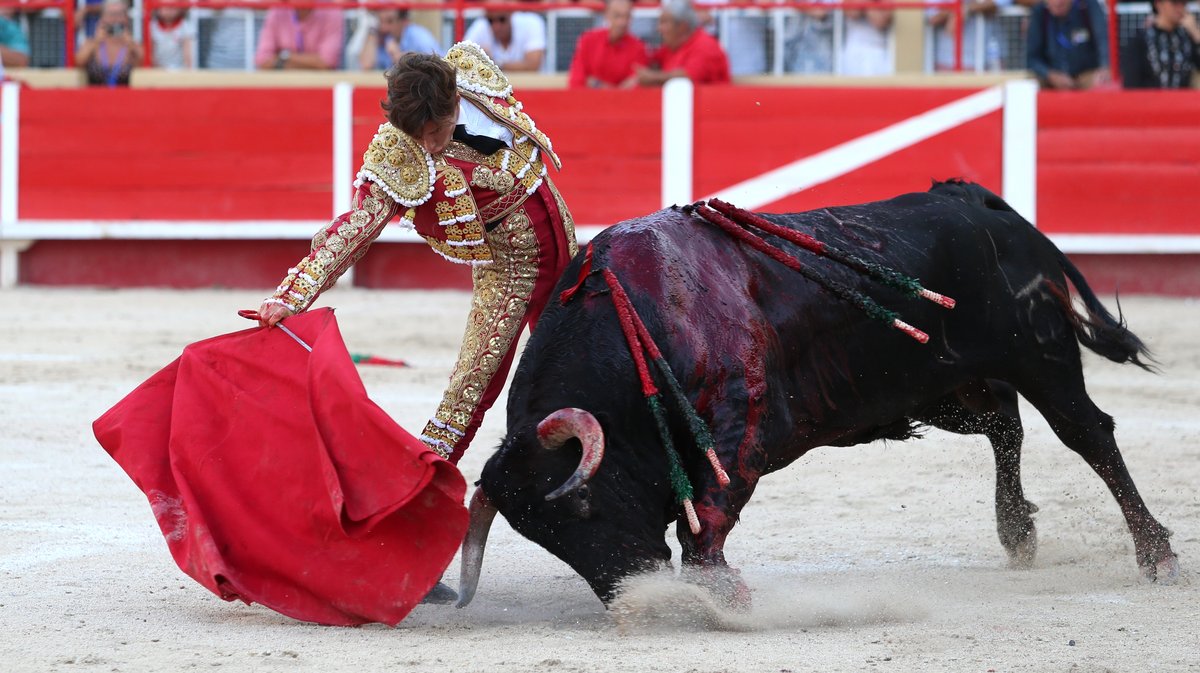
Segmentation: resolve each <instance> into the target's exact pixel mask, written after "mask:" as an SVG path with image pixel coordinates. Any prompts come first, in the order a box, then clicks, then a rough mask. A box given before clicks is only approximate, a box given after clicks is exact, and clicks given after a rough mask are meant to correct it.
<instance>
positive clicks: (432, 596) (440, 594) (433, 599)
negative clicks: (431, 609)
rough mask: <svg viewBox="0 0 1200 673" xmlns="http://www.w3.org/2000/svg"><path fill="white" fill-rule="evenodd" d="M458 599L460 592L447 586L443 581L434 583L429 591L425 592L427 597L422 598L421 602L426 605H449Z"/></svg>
mask: <svg viewBox="0 0 1200 673" xmlns="http://www.w3.org/2000/svg"><path fill="white" fill-rule="evenodd" d="M456 600H458V594H457V593H456V592H455V591H454V589H451V588H450V587H448V586H446V585H445V584H443V583H442V582H438V583H437V584H435V585H433V588H432V589H430V590H429V593H427V594H425V598H422V599H421V603H423V604H426V605H449V604H451V603H453V602H454V601H456Z"/></svg>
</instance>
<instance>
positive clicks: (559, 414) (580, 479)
mask: <svg viewBox="0 0 1200 673" xmlns="http://www.w3.org/2000/svg"><path fill="white" fill-rule="evenodd" d="M537 435H538V441H540V442H541V443H542V446H543V447H545V448H547V449H550V450H551V451H553V450H555V449H557V448H558V447H560V446H562V445H563V444H564V443H565V442H566V441H567V440H568V439H571V438H572V437H578V438H579V442H580V443H581V444H583V455H582V456H580V458H579V467H577V468H575V473H574V474H572V475H571V477H570V478H569V479H567V480H566V481H565V482H564V483H563V485H562V486H559V487H558V488H557V489H555V491H554V492H553V493H551V494H550V495H547V496H546V500H554V499H555V498H559V497H562V496H563V495H566V494H567V493H570V492H572V491H574V490H576V489H577V488H579V487H580V486H583V485H584V483H586V482H587V480H588V479H591V478H592V475H594V474H596V470H598V469H600V461H601V460H604V430H602V429H601V428H600V421H597V420H596V417H595V416H593V415H591V414H590V413H588V412H586V411H584V410H583V409H574V408H567V409H559V410H558V411H556V412H554V413H552V414H550V415H549V416H547V417H546V418H545V419H544V420H543V421H542V422H541V423H538V427H537Z"/></svg>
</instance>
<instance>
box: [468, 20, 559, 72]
mask: <svg viewBox="0 0 1200 673" xmlns="http://www.w3.org/2000/svg"><path fill="white" fill-rule="evenodd" d="M484 7H485V11H486V14H485V15H484V16H481V17H479V18H478V19H475V20H474V21H472V22H471V25H470V27H469V28H467V33H466V35H465V36H464V37H463V39H464V40H465V41H467V42H474V43H475V44H478V45H479V46H480V47H483V50H484V51H485V52H487V55H488V56H490V57H491V59H492V61H494V62H495V63H496V65H498V66H500V68H501V69H502V70H504V71H505V72H540V71H541V69H542V61H543V60H544V59H545V56H546V20H545V19H544V18H542V16H541V15H540V14H537V13H534V12H513V11H508V10H499V9H491V8H489V7H487V5H485V6H484Z"/></svg>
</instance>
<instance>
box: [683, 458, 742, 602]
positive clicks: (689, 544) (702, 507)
mask: <svg viewBox="0 0 1200 673" xmlns="http://www.w3.org/2000/svg"><path fill="white" fill-rule="evenodd" d="M730 478H731V479H732V475H730ZM731 486H732V484H731ZM749 490H751V491H752V490H753V489H749ZM728 496H729V494H728V493H724V494H721V493H713V492H712V491H711V490H706V492H705V493H704V494H699V493H698V494H697V497H696V502H695V506H696V516H697V518H699V519H700V534H699V535H693V534H692V531H691V529H690V528H689V527H688V523H687V520H686V519H685V518H683V517H680V520H679V521H677V522H676V524H675V534H676V536H677V537H678V539H679V546H680V548H681V550H682V554H681V561H682V564H683V575H684V577H685V578H686V579H688V580H691V581H694V582H696V583H697V584H700V585H701V586H703V587H705V588H706V589H708V590H709V591H711V592H712V593H713V595H714V596H716V598H717V599H718V600H720V601H721V602H723V603H724V604H725V605H727V606H729V607H731V608H733V609H735V610H748V609H750V604H751V598H750V588H749V587H748V586H746V583H745V582H744V581H742V576H741V573H740V572H738V570H737V568H734V567H731V566H730V565H729V564H728V563H727V562H726V561H725V549H724V548H725V539H726V538H727V537H728V536H729V533H730V531H732V530H733V527H734V525H735V524H736V523H737V515H736V514H731V513H730V511H731V510H728V509H726V508H727V507H730V506H733V507H736V510H732V511H735V512H736V511H740V510H741V508H742V506H743V505H745V504H746V501H747V500H749V499H750V496H749V493H747V494H746V495H745V497H744V499H743V498H740V497H735V498H730V497H728ZM736 500H740V502H735V501H736Z"/></svg>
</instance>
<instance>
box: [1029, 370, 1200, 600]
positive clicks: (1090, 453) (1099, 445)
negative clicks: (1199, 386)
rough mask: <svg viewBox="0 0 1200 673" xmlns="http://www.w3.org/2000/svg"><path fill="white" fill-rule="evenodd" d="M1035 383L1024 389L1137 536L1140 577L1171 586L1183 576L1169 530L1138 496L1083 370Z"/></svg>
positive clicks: (1044, 377)
mask: <svg viewBox="0 0 1200 673" xmlns="http://www.w3.org/2000/svg"><path fill="white" fill-rule="evenodd" d="M1036 381H1037V383H1036V384H1034V385H1030V386H1022V387H1020V388H1019V389H1020V392H1021V394H1022V395H1024V396H1025V399H1027V400H1029V401H1030V403H1032V404H1033V405H1034V406H1035V407H1037V409H1038V411H1040V412H1041V414H1042V416H1044V417H1045V419H1046V422H1047V423H1049V424H1050V427H1051V429H1053V430H1054V433H1055V434H1056V435H1058V438H1059V439H1061V440H1062V442H1063V443H1064V444H1066V445H1067V446H1068V447H1070V448H1071V449H1072V450H1073V451H1075V452H1076V453H1078V454H1079V455H1080V456H1082V457H1083V459H1084V460H1086V461H1087V463H1088V465H1090V466H1091V468H1092V469H1093V470H1094V471H1095V472H1096V474H1098V475H1100V478H1101V479H1103V480H1104V483H1105V484H1106V485H1107V486H1108V490H1109V491H1110V492H1112V494H1113V497H1115V498H1116V500H1117V503H1118V504H1119V505H1120V507H1121V513H1122V514H1124V515H1125V523H1126V524H1127V525H1128V526H1129V531H1130V533H1131V534H1132V535H1133V544H1134V550H1135V552H1136V554H1137V563H1138V566H1139V567H1140V568H1141V571H1142V575H1144V576H1145V577H1146V578H1147V579H1150V580H1152V581H1161V582H1170V581H1173V580H1175V579H1176V578H1178V576H1179V561H1178V560H1177V559H1176V557H1175V552H1174V551H1172V550H1171V543H1170V540H1169V538H1170V536H1171V532H1170V531H1169V530H1167V529H1166V527H1164V526H1163V525H1162V524H1160V523H1159V522H1158V521H1157V520H1156V519H1155V518H1154V516H1153V515H1151V514H1150V510H1148V509H1147V508H1146V503H1145V502H1144V501H1143V500H1142V496H1141V495H1140V494H1139V493H1138V489H1137V486H1136V485H1134V483H1133V477H1131V476H1130V475H1129V470H1128V468H1126V466H1125V461H1124V459H1123V458H1122V457H1121V450H1120V449H1119V448H1118V447H1117V440H1116V438H1115V437H1114V436H1113V427H1114V426H1113V419H1112V417H1111V416H1109V415H1108V414H1106V413H1104V412H1103V411H1101V410H1100V409H1099V408H1098V407H1097V406H1096V405H1095V404H1094V403H1093V402H1092V400H1091V398H1090V397H1088V394H1087V391H1086V390H1085V389H1084V386H1083V373H1082V371H1078V370H1076V371H1074V372H1072V371H1059V372H1045V371H1042V372H1040V375H1039V376H1038V377H1037V378H1036Z"/></svg>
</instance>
